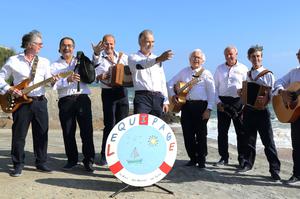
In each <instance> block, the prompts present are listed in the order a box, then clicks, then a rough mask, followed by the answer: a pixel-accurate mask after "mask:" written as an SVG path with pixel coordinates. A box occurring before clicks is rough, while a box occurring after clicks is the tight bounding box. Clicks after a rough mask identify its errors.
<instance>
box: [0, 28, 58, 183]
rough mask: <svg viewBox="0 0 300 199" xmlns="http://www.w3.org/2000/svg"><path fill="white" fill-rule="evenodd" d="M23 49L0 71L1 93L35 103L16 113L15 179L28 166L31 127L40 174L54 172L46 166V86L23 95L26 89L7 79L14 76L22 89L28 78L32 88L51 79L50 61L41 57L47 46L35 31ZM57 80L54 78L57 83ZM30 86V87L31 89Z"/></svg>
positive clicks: (28, 37)
mask: <svg viewBox="0 0 300 199" xmlns="http://www.w3.org/2000/svg"><path fill="white" fill-rule="evenodd" d="M21 47H22V48H24V49H25V50H24V53H21V54H17V55H14V56H11V57H10V58H9V59H8V60H7V62H6V63H5V64H4V66H3V67H2V69H1V70H0V88H1V89H0V92H1V94H3V95H4V94H6V93H9V94H10V95H11V96H13V97H14V98H18V97H20V98H23V97H24V96H28V97H30V98H31V99H32V100H33V101H32V102H31V103H26V104H22V105H21V106H20V107H19V108H18V109H17V110H16V111H15V112H13V114H12V115H13V125H12V146H11V156H12V162H13V166H14V170H13V172H12V173H11V176H13V177H18V176H21V175H22V170H23V167H24V159H25V153H24V147H25V140H26V136H27V132H28V128H29V125H30V123H31V126H32V137H33V146H34V154H35V158H36V160H35V165H36V168H37V169H38V170H40V171H44V172H51V170H50V169H49V168H48V167H47V166H46V161H47V147H48V120H49V119H48V109H47V99H46V98H45V87H44V86H40V87H38V88H36V89H34V90H32V91H31V92H29V93H23V90H22V89H20V90H19V89H17V88H16V87H12V86H10V85H8V84H7V83H6V82H5V80H7V79H8V78H10V76H12V77H13V85H14V86H18V85H19V84H21V83H22V82H23V81H24V80H25V79H28V78H30V83H29V85H28V86H27V87H30V86H32V85H34V84H36V83H39V82H41V81H44V80H45V79H48V78H51V77H52V75H51V73H50V62H49V60H48V59H45V58H43V57H40V56H38V53H39V52H40V50H41V48H42V47H43V43H42V35H41V33H40V32H38V31H36V30H33V31H31V32H29V33H27V34H25V35H24V36H23V37H22V45H21ZM56 80H57V77H52V79H51V81H52V83H54V82H55V81H56ZM27 87H26V88H27Z"/></svg>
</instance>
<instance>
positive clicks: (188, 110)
mask: <svg viewBox="0 0 300 199" xmlns="http://www.w3.org/2000/svg"><path fill="white" fill-rule="evenodd" d="M206 108H207V102H206V101H201V100H197V101H187V102H186V103H185V104H184V105H183V106H182V109H181V119H180V122H181V126H182V131H183V137H184V145H185V149H186V151H187V154H188V156H189V158H190V159H191V161H193V162H197V163H199V164H200V165H203V164H205V161H206V155H207V121H208V120H203V119H202V114H203V112H204V111H205V109H206Z"/></svg>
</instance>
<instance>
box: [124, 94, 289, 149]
mask: <svg viewBox="0 0 300 199" xmlns="http://www.w3.org/2000/svg"><path fill="white" fill-rule="evenodd" d="M128 98H129V103H130V108H133V98H134V91H133V89H132V88H129V89H128ZM268 108H269V110H270V113H271V123H272V128H273V135H274V141H275V144H276V147H277V148H288V149H291V148H292V143H291V136H290V135H291V130H290V124H289V123H281V122H280V121H278V119H277V117H276V115H275V113H274V110H273V107H272V105H271V104H269V107H268ZM179 115H180V113H179ZM217 122H218V121H217V111H216V107H215V108H214V109H213V111H212V112H211V117H210V119H209V121H208V124H207V126H208V133H207V134H208V135H207V137H208V138H211V139H214V140H217V136H218V131H217ZM170 126H171V127H175V128H176V127H181V126H180V123H176V124H170ZM228 142H229V143H230V144H232V145H235V146H236V134H235V130H234V126H233V123H232V122H231V125H230V128H229V132H228ZM256 145H257V146H256V147H257V149H262V148H263V145H262V142H261V140H260V136H259V135H258V136H257V144H256Z"/></svg>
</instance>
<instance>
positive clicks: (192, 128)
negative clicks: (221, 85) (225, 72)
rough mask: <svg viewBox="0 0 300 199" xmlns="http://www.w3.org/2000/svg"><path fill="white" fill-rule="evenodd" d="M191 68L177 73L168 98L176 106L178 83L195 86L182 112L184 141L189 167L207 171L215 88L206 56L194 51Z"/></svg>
mask: <svg viewBox="0 0 300 199" xmlns="http://www.w3.org/2000/svg"><path fill="white" fill-rule="evenodd" d="M189 61H190V66H188V67H185V68H184V69H182V70H181V71H180V72H179V73H177V74H176V75H175V76H174V77H173V78H172V79H171V80H170V81H169V82H168V89H169V94H170V96H172V98H171V99H172V101H173V102H174V103H175V104H177V103H178V96H180V95H181V93H178V90H179V89H178V88H176V85H178V84H177V82H185V83H187V84H188V82H194V83H193V84H191V85H190V86H189V88H188V89H189V91H188V93H187V95H186V97H185V98H186V103H184V104H183V105H182V108H181V119H180V123H181V126H182V132H183V137H184V145H185V148H186V151H187V154H188V156H189V158H190V161H189V162H187V164H186V166H198V168H199V169H201V170H205V162H206V156H207V122H208V120H209V118H210V112H211V110H212V108H213V106H214V103H215V84H214V79H213V76H212V74H211V72H210V71H208V70H207V69H204V67H203V64H204V62H205V54H204V53H203V52H202V51H201V50H200V49H195V50H194V51H193V52H192V53H191V54H190V56H189ZM174 85H175V86H174Z"/></svg>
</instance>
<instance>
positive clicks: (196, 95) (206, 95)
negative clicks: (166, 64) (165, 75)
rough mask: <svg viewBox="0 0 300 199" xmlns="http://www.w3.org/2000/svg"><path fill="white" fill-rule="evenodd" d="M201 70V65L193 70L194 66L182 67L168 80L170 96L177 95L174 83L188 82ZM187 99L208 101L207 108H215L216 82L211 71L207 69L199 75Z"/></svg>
mask: <svg viewBox="0 0 300 199" xmlns="http://www.w3.org/2000/svg"><path fill="white" fill-rule="evenodd" d="M199 70H201V67H200V68H197V69H195V70H193V69H192V67H190V66H189V67H186V68H184V69H182V70H181V71H180V72H179V73H177V74H176V75H175V76H174V77H173V78H172V79H171V80H170V81H169V82H168V91H169V94H170V96H173V95H175V92H174V85H175V84H176V83H177V82H178V81H182V82H186V83H187V82H189V81H191V80H192V78H193V75H195V73H196V72H198V71H199ZM186 99H187V100H204V101H207V103H208V105H207V108H208V109H213V106H214V104H215V84H214V79H213V76H212V74H211V72H209V71H208V70H206V69H205V70H204V71H203V72H202V74H201V76H200V77H199V81H198V82H197V83H196V84H195V85H194V86H193V87H192V89H191V90H190V91H189V92H188V94H187V96H186Z"/></svg>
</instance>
